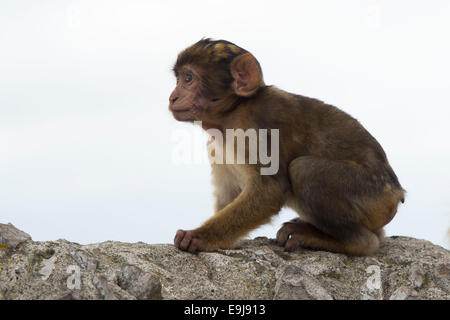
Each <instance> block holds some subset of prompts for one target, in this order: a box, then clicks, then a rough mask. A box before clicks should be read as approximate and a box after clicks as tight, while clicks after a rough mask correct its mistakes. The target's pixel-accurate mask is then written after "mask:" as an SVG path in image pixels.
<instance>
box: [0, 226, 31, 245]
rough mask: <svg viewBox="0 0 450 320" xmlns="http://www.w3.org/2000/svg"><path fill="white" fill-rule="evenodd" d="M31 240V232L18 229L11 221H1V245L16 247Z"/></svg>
mask: <svg viewBox="0 0 450 320" xmlns="http://www.w3.org/2000/svg"><path fill="white" fill-rule="evenodd" d="M27 240H31V237H30V235H29V234H27V233H25V232H23V231H21V230H19V229H17V228H16V227H14V226H13V225H12V224H11V223H8V224H2V223H0V246H1V247H5V246H7V247H11V248H15V247H17V246H18V245H19V244H20V243H22V242H24V241H27Z"/></svg>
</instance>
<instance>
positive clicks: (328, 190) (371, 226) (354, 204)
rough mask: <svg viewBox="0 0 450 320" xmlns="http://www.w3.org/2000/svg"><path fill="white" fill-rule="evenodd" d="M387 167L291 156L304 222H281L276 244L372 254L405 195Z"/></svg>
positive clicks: (296, 196) (296, 199) (295, 191)
mask: <svg viewBox="0 0 450 320" xmlns="http://www.w3.org/2000/svg"><path fill="white" fill-rule="evenodd" d="M386 168H387V167H386ZM377 170H378V171H377ZM387 170H388V169H384V168H383V167H382V166H381V168H377V169H376V170H372V169H367V168H366V167H364V166H360V165H358V164H357V163H355V162H351V161H334V160H330V159H325V158H320V157H315V156H304V157H300V158H297V159H295V160H293V161H292V162H291V163H290V164H289V177H290V180H291V185H292V193H293V197H294V203H295V207H296V208H297V209H298V211H299V213H300V216H301V217H302V219H303V221H302V220H299V219H296V220H294V221H291V222H288V223H286V224H284V225H283V227H282V228H281V230H280V231H279V232H278V235H277V239H278V242H279V243H280V244H281V245H284V246H285V248H286V249H287V250H294V249H296V248H297V247H309V248H312V249H321V250H328V251H332V252H339V253H346V254H350V255H370V254H373V253H374V252H375V251H376V250H377V249H378V247H379V244H380V241H381V240H382V238H383V230H382V227H383V226H384V225H385V224H387V223H388V222H389V221H390V220H391V219H392V218H393V217H394V215H395V212H396V211H397V204H398V202H399V201H400V200H401V198H402V197H403V191H402V190H401V188H400V187H397V186H396V184H395V181H392V180H389V179H390V178H389V174H388V173H389V172H388V171H387ZM374 176H375V177H377V179H375V180H374V178H373V177H374ZM378 181H382V183H379V182H378Z"/></svg>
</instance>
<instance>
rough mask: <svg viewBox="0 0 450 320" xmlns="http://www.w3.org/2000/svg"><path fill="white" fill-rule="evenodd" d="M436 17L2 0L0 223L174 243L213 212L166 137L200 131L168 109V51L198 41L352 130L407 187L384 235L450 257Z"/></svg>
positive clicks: (449, 115)
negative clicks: (337, 115)
mask: <svg viewBox="0 0 450 320" xmlns="http://www.w3.org/2000/svg"><path fill="white" fill-rule="evenodd" d="M449 17H450V2H448V1H432V2H424V1H357V0H355V1H317V0H316V1H312V0H311V1H292V2H285V1H267V2H266V1H261V0H259V1H230V0H228V1H111V0H108V1H17V0H16V1H3V0H0V223H7V222H12V223H13V224H15V225H16V226H17V227H19V228H21V229H23V230H24V231H26V232H28V233H30V234H31V236H32V237H33V238H34V239H35V240H54V239H58V238H65V239H67V240H70V241H75V242H79V243H90V242H99V241H105V240H118V241H125V242H135V241H144V242H147V243H171V242H172V239H173V236H174V233H175V231H176V230H177V229H178V228H184V229H189V228H194V227H197V226H198V225H200V224H201V223H202V222H203V221H204V220H206V219H207V218H208V217H209V216H211V215H212V210H213V198H212V187H211V184H210V169H209V167H208V165H206V164H203V165H200V164H197V165H196V164H192V165H176V164H175V163H174V161H173V160H172V152H173V148H174V140H173V132H174V131H175V130H177V129H180V128H184V129H188V128H189V129H190V130H193V131H194V132H196V131H195V130H199V129H196V128H192V127H190V126H188V125H186V124H182V123H179V122H176V121H175V120H173V119H172V117H171V115H170V113H169V112H168V109H167V105H168V96H169V94H170V92H171V90H172V88H173V86H174V83H175V81H174V78H173V76H172V73H171V71H170V70H171V67H172V64H173V62H174V61H175V59H176V55H177V53H178V52H179V51H181V50H182V49H184V48H185V47H186V46H188V45H190V44H192V43H194V42H196V41H198V40H199V39H200V38H202V37H204V36H206V37H212V38H216V39H226V40H229V41H232V42H234V43H236V44H238V45H239V46H242V47H244V48H246V49H247V50H249V51H251V52H252V53H253V54H254V55H255V56H256V57H257V58H258V60H259V61H260V63H261V65H262V68H263V71H264V78H265V82H266V83H267V84H274V85H277V86H278V87H280V88H281V89H285V90H287V91H290V92H295V93H298V94H302V95H306V96H310V97H315V98H318V99H320V100H323V101H325V102H327V103H330V104H333V105H335V106H337V107H339V108H341V109H343V110H345V111H346V112H348V113H350V114H351V115H353V116H354V117H356V118H357V119H359V120H360V121H361V123H362V124H363V125H364V126H365V127H366V128H367V129H368V130H369V131H370V132H371V133H372V134H373V135H374V136H375V137H376V138H377V139H378V141H379V142H380V143H381V144H382V146H383V147H384V149H385V151H386V153H387V155H388V158H389V160H390V163H391V165H392V167H393V168H394V170H395V171H396V173H397V175H398V177H399V179H400V182H401V183H402V185H403V186H404V188H405V189H406V190H407V191H408V195H407V199H406V203H405V204H404V205H402V206H401V207H400V209H399V212H398V214H397V216H396V217H395V218H394V220H393V221H392V222H391V223H390V224H389V225H388V226H387V228H386V230H387V234H388V235H406V236H413V237H417V238H423V239H427V240H430V241H432V242H434V243H437V244H440V245H442V246H446V247H448V243H447V242H446V232H447V230H448V228H449V225H450V194H449V192H450V187H449V185H450V182H449V181H450V169H449V167H448V163H449V162H450V145H449V142H448V138H449V137H450V134H449V133H450V129H449V125H448V121H449V119H450V111H449V110H450V103H449V102H450V98H449V91H450V90H449V89H450V84H449V74H450V62H449V58H448V57H450V42H449V39H450V36H449V33H450V19H449ZM195 134H198V132H196V133H195ZM293 217H295V213H293V212H292V211H287V210H286V211H283V212H282V213H281V214H280V215H279V216H278V217H276V218H275V219H274V220H273V222H272V224H271V225H268V226H266V227H264V228H261V229H259V230H257V231H255V232H253V233H252V234H251V236H252V237H253V236H257V235H265V236H269V237H274V235H275V234H276V231H277V230H278V228H279V227H280V226H281V223H282V222H284V221H286V220H288V219H291V218H293Z"/></svg>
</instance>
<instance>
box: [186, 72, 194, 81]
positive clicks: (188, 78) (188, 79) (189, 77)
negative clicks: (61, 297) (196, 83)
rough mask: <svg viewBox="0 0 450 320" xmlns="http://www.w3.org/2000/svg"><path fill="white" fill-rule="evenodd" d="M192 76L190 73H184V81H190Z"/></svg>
mask: <svg viewBox="0 0 450 320" xmlns="http://www.w3.org/2000/svg"><path fill="white" fill-rule="evenodd" d="M193 77H194V76H193V75H192V73H190V72H189V73H186V75H185V76H184V81H186V82H188V83H189V82H191V81H192V78H193Z"/></svg>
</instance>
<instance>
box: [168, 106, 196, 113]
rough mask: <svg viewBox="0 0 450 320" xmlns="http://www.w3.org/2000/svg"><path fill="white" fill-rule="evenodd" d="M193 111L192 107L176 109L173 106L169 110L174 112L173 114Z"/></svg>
mask: <svg viewBox="0 0 450 320" xmlns="http://www.w3.org/2000/svg"><path fill="white" fill-rule="evenodd" d="M191 109H192V107H184V106H178V107H175V106H173V105H170V106H169V110H170V111H172V112H186V111H189V110H191Z"/></svg>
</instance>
